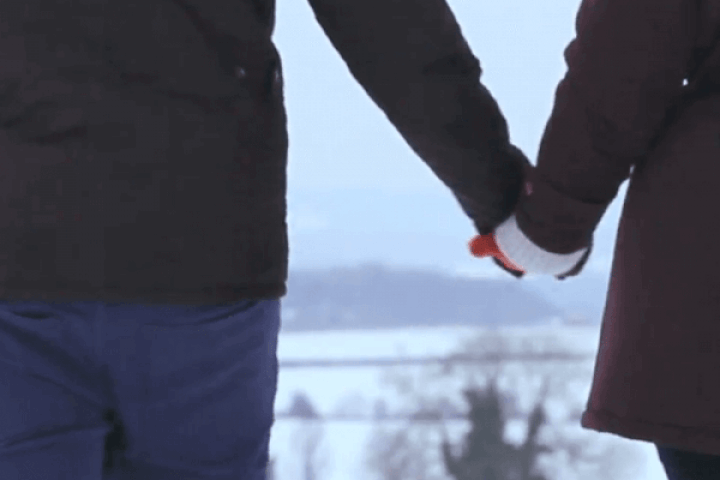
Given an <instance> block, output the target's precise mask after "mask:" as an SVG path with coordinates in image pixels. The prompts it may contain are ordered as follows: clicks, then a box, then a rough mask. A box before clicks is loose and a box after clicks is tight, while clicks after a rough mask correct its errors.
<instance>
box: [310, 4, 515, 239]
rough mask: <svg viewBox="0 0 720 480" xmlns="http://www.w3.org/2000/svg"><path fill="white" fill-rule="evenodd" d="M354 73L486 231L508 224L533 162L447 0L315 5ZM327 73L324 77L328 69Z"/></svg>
mask: <svg viewBox="0 0 720 480" xmlns="http://www.w3.org/2000/svg"><path fill="white" fill-rule="evenodd" d="M309 3H310V5H311V7H312V8H313V11H314V13H315V16H316V18H317V21H318V23H319V24H320V25H321V27H322V28H323V30H324V32H325V34H326V35H327V37H328V38H329V39H330V41H331V43H332V44H333V46H334V47H335V49H336V50H337V51H338V52H339V53H340V55H341V57H342V58H343V60H344V61H345V63H346V64H347V66H348V68H349V70H350V72H351V74H352V75H353V77H354V78H355V79H356V80H357V81H358V83H359V84H360V85H361V86H362V87H363V88H364V89H365V91H366V92H367V94H368V95H369V96H370V97H371V98H372V100H373V101H374V102H375V103H376V104H377V105H378V106H379V107H380V108H381V109H382V110H383V112H384V113H385V114H386V115H387V117H388V119H389V120H390V122H391V123H392V124H393V125H394V126H395V127H396V129H397V130H398V132H399V133H400V134H401V135H402V136H403V138H404V139H405V141H406V142H407V143H408V145H409V146H410V147H411V148H412V149H413V150H414V151H415V153H417V154H418V156H419V157H420V158H421V159H422V160H423V161H424V162H425V163H426V164H427V165H428V166H429V167H430V168H431V169H432V171H433V172H434V173H435V174H436V175H437V176H438V177H439V179H440V180H441V181H442V182H443V183H444V184H445V185H446V186H447V187H449V188H450V190H451V191H452V192H453V194H454V195H455V197H456V198H457V199H458V201H459V202H460V204H461V205H462V206H463V209H464V210H465V212H466V213H467V214H468V215H469V216H470V218H471V219H473V221H474V222H475V225H476V227H477V229H478V230H479V231H481V232H483V231H484V232H485V233H489V231H491V230H492V229H493V228H494V227H495V226H496V225H498V224H499V223H500V222H501V221H502V220H504V219H506V218H508V217H509V216H510V214H511V213H512V211H513V210H514V208H515V206H516V205H517V198H518V196H519V193H520V188H521V185H522V176H523V174H524V173H523V166H524V165H525V164H526V163H529V162H527V159H526V158H525V156H524V155H523V154H522V152H520V151H519V150H517V149H515V148H513V147H512V146H511V145H510V141H509V135H508V127H507V123H506V121H505V118H504V117H503V115H502V113H501V112H500V109H499V108H498V105H497V103H496V101H495V99H494V98H493V97H492V95H491V94H490V93H489V92H488V91H487V90H486V89H485V88H484V87H483V85H482V84H481V83H480V76H481V73H482V70H481V67H480V63H479V61H478V60H477V59H476V58H475V57H474V56H473V53H472V52H471V50H470V47H469V46H468V44H467V42H466V41H465V39H464V37H463V35H462V33H461V30H460V27H459V25H458V23H457V21H456V19H455V17H454V16H453V14H452V12H451V11H450V8H449V7H448V5H447V3H446V2H445V0H309ZM319 73H321V72H319Z"/></svg>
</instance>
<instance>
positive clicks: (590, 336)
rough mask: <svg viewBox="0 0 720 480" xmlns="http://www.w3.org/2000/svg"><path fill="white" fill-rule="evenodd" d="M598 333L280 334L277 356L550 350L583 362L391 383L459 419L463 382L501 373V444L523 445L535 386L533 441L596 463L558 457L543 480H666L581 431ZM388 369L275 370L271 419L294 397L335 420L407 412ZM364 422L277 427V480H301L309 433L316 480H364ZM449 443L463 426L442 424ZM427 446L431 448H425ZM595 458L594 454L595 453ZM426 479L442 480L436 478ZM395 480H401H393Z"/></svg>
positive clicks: (621, 445) (431, 428) (456, 372)
mask: <svg viewBox="0 0 720 480" xmlns="http://www.w3.org/2000/svg"><path fill="white" fill-rule="evenodd" d="M598 335H599V329H598V327H558V326H546V327H538V328H533V329H502V330H497V331H494V332H493V331H491V330H486V329H475V328H468V327H456V328H447V327H446V328H411V329H402V330H384V331H366V332H306V333H287V334H285V333H281V336H280V343H279V347H278V357H279V359H280V361H281V362H282V361H284V360H301V359H343V358H357V359H366V358H373V357H383V358H387V357H403V356H408V357H418V356H442V355H447V354H449V353H455V352H460V351H462V352H467V351H472V352H478V351H488V349H500V350H502V351H509V352H522V351H528V350H535V351H538V350H544V349H548V350H552V351H557V350H560V351H563V352H572V353H582V354H586V355H587V360H585V361H576V362H538V363H535V364H533V365H528V364H522V362H503V363H502V364H501V366H500V367H499V370H497V369H494V367H492V366H491V365H485V364H483V365H474V366H471V365H466V366H458V367H455V368H454V369H453V370H452V371H451V372H445V373H446V374H445V375H442V376H441V375H439V373H440V372H441V370H440V368H439V367H435V368H433V367H432V366H403V367H393V368H392V369H391V370H392V372H394V373H395V374H399V375H401V376H405V377H408V378H410V379H411V381H410V383H409V384H408V385H410V387H411V390H412V391H414V392H416V393H418V394H421V395H422V396H426V397H431V398H437V397H446V398H448V399H450V400H451V401H452V402H453V403H454V404H455V405H457V406H458V407H459V408H460V409H461V410H463V411H464V407H465V404H464V402H463V399H462V396H461V393H460V392H461V389H462V388H463V387H464V386H466V385H468V382H474V384H476V385H479V386H482V385H484V383H485V379H486V378H487V376H486V375H487V374H488V373H491V372H497V373H499V379H500V380H499V388H500V391H501V392H502V393H503V394H504V395H507V399H508V402H507V405H506V408H507V409H508V412H509V416H510V417H511V418H513V420H511V421H509V422H508V425H507V429H506V432H505V434H506V439H507V441H509V442H513V443H516V444H519V443H520V442H522V440H523V439H524V435H525V419H526V415H527V414H528V413H529V411H530V408H531V407H532V405H533V402H534V401H535V400H536V399H537V395H538V394H539V392H540V387H541V385H542V380H543V378H546V379H548V380H549V381H550V382H551V384H550V390H549V395H548V397H547V401H546V402H545V405H546V408H547V413H548V417H549V420H548V421H549V423H550V425H549V427H548V428H546V429H545V430H544V431H543V433H541V441H545V442H547V443H550V444H552V439H553V438H562V439H578V440H581V441H583V442H586V443H585V444H587V445H589V447H588V452H587V453H588V454H589V453H598V452H602V453H600V455H601V458H602V460H601V461H599V462H593V463H590V462H583V461H581V462H580V463H577V464H574V465H575V466H573V464H572V463H570V462H569V461H568V458H567V456H566V455H565V454H563V453H562V452H560V453H557V454H554V455H551V456H548V458H544V459H543V465H542V468H544V472H545V473H546V475H547V478H548V480H566V479H567V480H570V479H573V480H574V479H577V478H583V479H587V480H593V479H600V478H604V479H606V478H612V479H613V480H625V479H627V480H630V479H632V480H665V479H666V476H665V474H664V471H663V469H662V466H661V464H660V462H659V460H658V459H657V453H656V450H655V448H654V446H653V445H652V444H650V443H646V442H638V441H631V440H626V439H623V438H621V437H617V436H614V435H608V434H602V433H598V432H593V431H589V430H585V429H582V428H581V427H580V425H579V418H578V416H577V415H578V414H579V413H580V412H582V409H583V407H584V406H585V402H586V400H587V395H588V392H589V388H590V380H591V376H592V367H593V362H594V355H595V352H596V351H597V342H598ZM388 370H389V369H388V368H381V367H343V368H288V369H281V371H280V378H279V385H278V394H277V400H276V411H278V412H280V411H285V410H286V409H287V408H288V406H289V404H290V402H291V399H292V397H293V395H294V393H295V392H298V391H302V392H304V393H305V394H307V396H308V397H309V398H310V399H311V401H312V403H313V405H314V407H315V408H316V409H317V411H318V412H319V413H320V414H321V415H327V414H332V413H336V412H338V411H343V412H346V413H354V414H359V415H367V416H369V417H370V416H372V412H373V405H374V404H375V402H376V401H377V400H379V399H384V400H385V401H386V403H387V405H388V411H390V412H398V411H402V410H403V409H405V410H407V409H408V408H412V407H413V406H414V405H417V404H416V403H413V402H414V400H413V397H412V395H403V394H401V393H399V392H398V390H397V389H396V388H393V386H392V385H391V384H389V383H387V374H388V373H389V372H388ZM513 398H516V399H517V402H513V401H512V399H513ZM377 425H379V424H374V423H373V422H372V421H367V422H362V421H352V420H348V421H331V422H315V423H313V424H309V423H307V422H304V421H302V420H295V419H278V420H277V421H276V423H275V427H274V430H273V435H272V440H271V448H270V450H271V456H272V457H277V463H278V465H277V468H276V475H277V479H278V480H303V472H302V467H301V460H300V459H301V454H300V450H299V447H298V445H300V444H302V443H303V441H302V439H303V438H307V437H306V436H307V435H309V434H310V433H311V432H315V433H317V432H320V433H321V436H320V443H319V447H318V450H317V453H316V454H315V455H316V457H315V458H316V459H317V462H318V464H321V465H322V466H321V467H320V471H319V473H318V477H317V478H316V480H360V479H363V480H372V479H373V478H376V477H375V476H374V474H373V472H372V471H371V470H368V469H367V467H366V465H365V462H364V459H365V455H366V452H367V451H368V443H369V442H370V441H371V438H372V437H371V435H372V433H373V431H374V430H375V429H376V428H377ZM393 425H396V426H397V428H400V427H402V426H403V425H404V424H403V423H402V422H394V423H393V422H383V423H382V427H383V428H384V429H392V427H393ZM426 425H427V426H428V429H427V430H425V431H426V432H427V435H429V437H428V438H429V442H430V443H429V445H431V448H429V449H427V451H429V452H430V457H429V458H430V460H429V462H430V465H431V467H429V468H430V470H432V471H437V472H440V473H441V472H442V468H441V466H440V463H439V458H438V457H437V456H436V455H437V445H439V442H440V439H441V437H440V436H439V431H440V430H439V428H440V426H439V424H426ZM444 425H445V427H446V429H447V432H448V435H449V437H450V439H451V441H452V442H454V443H456V444H457V443H458V442H459V441H460V440H461V438H462V436H463V435H464V434H465V432H466V431H467V428H468V427H469V425H468V424H467V422H464V421H445V422H444ZM433 446H434V448H433ZM595 449H598V450H597V451H595ZM434 478H447V477H443V476H439V477H434ZM397 480H403V479H397Z"/></svg>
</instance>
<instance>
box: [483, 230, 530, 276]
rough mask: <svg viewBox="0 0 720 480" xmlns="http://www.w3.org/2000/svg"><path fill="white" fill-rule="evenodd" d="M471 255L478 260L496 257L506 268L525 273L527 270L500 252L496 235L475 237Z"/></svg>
mask: <svg viewBox="0 0 720 480" xmlns="http://www.w3.org/2000/svg"><path fill="white" fill-rule="evenodd" d="M470 253H472V254H473V256H475V257H478V258H484V257H495V259H496V260H497V261H498V262H500V263H502V264H503V266H505V268H507V269H509V270H515V271H516V272H520V273H525V270H523V269H522V268H520V267H519V266H518V265H515V264H514V263H513V262H511V261H510V259H509V258H507V257H506V256H505V255H504V254H503V253H502V252H501V251H500V248H498V245H497V243H496V242H495V234H494V233H491V234H489V235H477V236H476V237H474V238H473V239H472V240H471V241H470Z"/></svg>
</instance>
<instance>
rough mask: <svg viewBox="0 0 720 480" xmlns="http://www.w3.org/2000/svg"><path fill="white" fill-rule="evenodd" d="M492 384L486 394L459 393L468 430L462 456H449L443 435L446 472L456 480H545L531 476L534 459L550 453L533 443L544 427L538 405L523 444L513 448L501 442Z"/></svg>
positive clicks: (500, 420) (498, 406)
mask: <svg viewBox="0 0 720 480" xmlns="http://www.w3.org/2000/svg"><path fill="white" fill-rule="evenodd" d="M496 383H497V382H496V379H493V381H492V382H491V384H490V386H489V388H488V389H487V390H486V391H477V390H474V389H466V390H465V391H464V392H463V393H464V394H465V398H466V400H467V402H468V404H469V405H470V413H469V415H468V416H469V419H470V423H471V428H470V431H469V432H468V434H467V435H466V437H465V442H464V445H463V446H462V453H461V454H460V455H457V456H456V455H453V453H452V448H451V446H450V443H449V442H448V441H447V435H446V434H445V432H443V433H444V437H445V438H444V440H443V443H442V454H443V461H444V463H445V468H446V470H447V472H448V473H449V474H450V475H451V476H452V477H453V478H455V479H456V480H476V479H485V480H546V479H545V477H544V476H542V475H539V474H535V473H534V472H533V470H534V468H535V461H536V459H537V456H538V455H539V454H541V453H545V452H549V451H551V449H550V448H549V447H547V446H545V445H540V444H539V442H538V440H537V435H538V431H539V429H540V427H541V426H542V425H543V424H544V423H545V414H544V411H543V408H542V405H541V404H538V405H536V407H535V409H534V410H533V412H532V414H531V415H530V418H529V420H528V433H527V437H526V440H525V443H524V444H523V445H521V446H520V447H515V446H514V445H511V444H509V443H507V442H506V441H505V440H504V438H503V437H504V431H505V423H506V418H505V414H504V412H503V409H502V405H501V399H500V396H499V395H498V392H497V388H496Z"/></svg>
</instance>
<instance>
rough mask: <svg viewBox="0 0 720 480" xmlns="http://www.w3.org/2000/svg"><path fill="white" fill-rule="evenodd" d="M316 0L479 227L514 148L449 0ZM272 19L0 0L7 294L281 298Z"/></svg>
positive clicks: (502, 201)
mask: <svg viewBox="0 0 720 480" xmlns="http://www.w3.org/2000/svg"><path fill="white" fill-rule="evenodd" d="M310 4H311V5H312V8H313V9H314V11H315V14H316V16H317V19H318V21H319V23H320V25H321V26H322V28H323V29H324V30H325V32H326V33H327V35H328V37H329V38H330V40H331V41H332V43H333V45H334V46H335V48H336V49H337V50H338V52H340V54H341V55H342V57H343V59H344V60H345V62H346V63H347V65H348V67H349V69H350V71H351V72H352V74H353V75H354V77H355V78H356V79H357V81H358V82H359V83H360V84H361V85H362V86H363V87H364V88H365V90H366V91H367V93H368V95H369V96H370V97H371V98H372V99H373V100H374V102H375V103H376V104H377V105H378V106H379V107H380V108H381V109H382V110H383V111H384V112H385V114H386V115H387V117H388V118H389V120H390V122H392V124H393V125H394V126H395V127H396V128H397V129H398V131H399V132H400V133H401V134H402V135H403V137H404V138H405V139H406V141H407V142H408V144H409V145H410V146H411V147H412V148H413V149H414V151H415V152H416V153H417V154H418V156H419V157H420V158H421V159H422V160H423V161H425V162H426V163H427V164H428V165H429V166H430V168H432V170H433V171H434V172H435V173H436V174H437V176H438V177H439V178H440V179H441V180H442V182H443V183H444V184H445V185H446V186H447V187H449V188H450V189H451V191H452V192H453V194H454V195H455V197H456V198H457V199H458V201H459V203H460V204H461V206H462V208H463V209H464V211H465V212H466V213H467V214H468V215H469V217H470V218H471V219H472V221H473V222H474V225H475V226H476V227H477V229H478V230H480V231H483V232H484V233H488V232H489V231H491V230H492V228H493V227H494V226H496V225H497V224H498V223H500V222H501V221H502V220H504V219H506V218H507V217H509V216H510V214H511V212H512V210H513V207H514V205H515V204H516V202H517V198H518V196H519V191H520V186H521V182H522V176H523V165H525V164H526V162H527V161H526V160H525V158H524V157H523V155H522V153H520V152H519V151H517V150H515V149H514V147H512V146H511V145H510V144H509V140H508V129H507V126H506V123H505V120H504V118H503V116H502V115H501V113H500V111H499V109H498V106H497V104H496V103H495V101H494V100H493V98H492V97H491V95H490V94H489V93H488V92H487V91H486V90H485V88H483V86H482V85H481V84H480V75H481V69H480V65H479V62H478V60H477V59H476V58H475V57H474V56H473V54H472V52H471V51H470V49H469V47H468V45H467V43H466V42H465V40H464V39H463V36H462V35H461V32H460V29H459V27H458V24H457V23H456V21H455V18H454V17H453V15H452V13H451V11H450V10H449V8H448V6H447V4H446V3H445V1H444V0H393V1H388V0H362V1H357V0H311V1H310ZM274 18H275V5H274V1H273V0H234V1H227V0H185V1H180V0H123V1H120V0H73V1H56V0H53V1H50V0H24V1H22V2H0V34H1V35H2V38H1V39H0V165H2V174H1V175H0V298H1V299H32V300H68V301H69V300H102V301H118V302H145V303H158V302H162V303H183V304H205V303H221V302H231V301H237V300H241V299H247V298H254V299H260V298H278V297H281V296H283V295H284V294H285V292H286V287H285V285H286V279H287V266H288V237H287V225H286V167H287V152H288V137H287V123H286V116H285V108H284V105H283V103H284V101H283V77H282V69H281V64H280V58H279V55H278V52H277V50H276V49H275V47H274V46H273V43H272V41H271V36H272V32H273V27H274ZM301 40H302V39H298V41H301Z"/></svg>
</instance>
